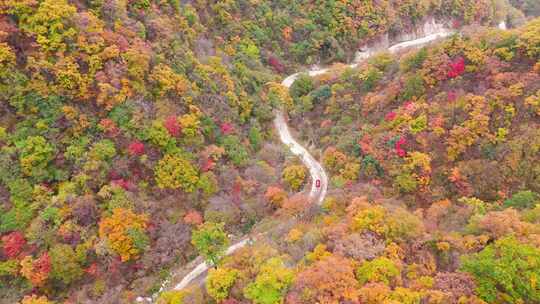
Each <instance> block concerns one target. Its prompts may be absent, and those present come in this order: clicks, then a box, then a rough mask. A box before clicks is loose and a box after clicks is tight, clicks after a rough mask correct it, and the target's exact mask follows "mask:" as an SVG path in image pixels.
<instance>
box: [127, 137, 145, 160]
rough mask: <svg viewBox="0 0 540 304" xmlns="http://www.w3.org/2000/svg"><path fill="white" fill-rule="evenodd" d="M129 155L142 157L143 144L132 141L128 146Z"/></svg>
mask: <svg viewBox="0 0 540 304" xmlns="http://www.w3.org/2000/svg"><path fill="white" fill-rule="evenodd" d="M128 153H129V155H132V156H136V155H143V154H144V144H143V143H142V142H140V141H138V140H134V141H132V142H131V143H130V144H129V146H128Z"/></svg>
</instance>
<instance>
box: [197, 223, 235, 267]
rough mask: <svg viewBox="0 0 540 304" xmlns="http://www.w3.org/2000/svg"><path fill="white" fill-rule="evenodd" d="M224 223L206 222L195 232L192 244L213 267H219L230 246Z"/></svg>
mask: <svg viewBox="0 0 540 304" xmlns="http://www.w3.org/2000/svg"><path fill="white" fill-rule="evenodd" d="M224 226H225V224H224V223H213V222H206V223H204V224H202V225H201V226H199V228H198V229H197V230H195V231H193V233H192V235H191V244H193V246H195V248H197V250H198V251H199V253H200V254H201V255H202V256H203V257H204V258H205V259H206V261H207V262H208V263H209V264H211V265H217V264H218V263H219V261H220V260H221V258H222V257H223V255H224V254H225V250H226V249H227V247H228V246H229V238H228V237H227V233H225V229H224Z"/></svg>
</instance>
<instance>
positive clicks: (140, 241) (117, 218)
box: [99, 208, 148, 262]
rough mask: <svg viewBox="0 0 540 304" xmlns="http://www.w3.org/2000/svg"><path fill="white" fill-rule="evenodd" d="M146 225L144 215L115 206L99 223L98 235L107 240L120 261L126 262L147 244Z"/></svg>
mask: <svg viewBox="0 0 540 304" xmlns="http://www.w3.org/2000/svg"><path fill="white" fill-rule="evenodd" d="M147 225H148V218H147V216H146V215H143V214H136V213H133V211H131V210H128V209H124V208H116V209H114V210H113V213H112V215H111V216H110V217H106V218H104V219H102V220H101V222H100V223H99V236H100V237H101V238H102V239H106V240H107V242H108V244H109V247H110V248H111V249H112V250H113V251H114V252H115V253H117V254H118V255H119V256H120V258H121V260H122V262H126V261H129V260H132V259H136V258H138V256H139V254H140V253H141V252H142V251H143V250H144V249H145V247H146V246H147V245H148V237H147V236H146V227H147Z"/></svg>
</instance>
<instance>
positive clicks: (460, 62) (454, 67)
mask: <svg viewBox="0 0 540 304" xmlns="http://www.w3.org/2000/svg"><path fill="white" fill-rule="evenodd" d="M464 72H465V59H463V57H459V58H457V59H456V60H454V61H452V62H451V63H450V70H449V71H448V77H449V78H456V77H458V76H459V75H461V74H463V73H464Z"/></svg>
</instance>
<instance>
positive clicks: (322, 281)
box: [287, 255, 359, 304]
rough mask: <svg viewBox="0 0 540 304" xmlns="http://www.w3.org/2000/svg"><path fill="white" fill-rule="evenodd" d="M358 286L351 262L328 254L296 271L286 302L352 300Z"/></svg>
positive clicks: (356, 298)
mask: <svg viewBox="0 0 540 304" xmlns="http://www.w3.org/2000/svg"><path fill="white" fill-rule="evenodd" d="M358 287H359V285H358V281H357V280H356V278H355V277H354V265H353V262H352V261H351V260H349V259H347V258H344V257H342V256H339V255H331V256H328V257H325V258H323V259H321V260H319V261H317V262H316V263H314V264H313V265H311V266H309V267H308V268H306V269H305V270H304V271H302V272H300V273H299V274H298V276H297V278H296V282H295V283H294V286H293V288H292V291H291V292H290V293H289V296H288V297H287V303H306V304H307V303H341V302H342V301H356V300H358Z"/></svg>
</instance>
